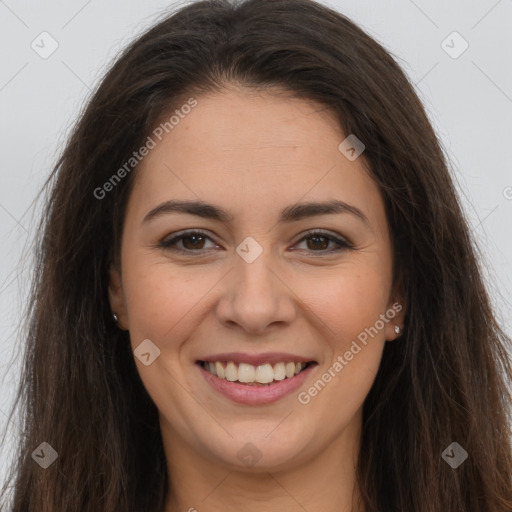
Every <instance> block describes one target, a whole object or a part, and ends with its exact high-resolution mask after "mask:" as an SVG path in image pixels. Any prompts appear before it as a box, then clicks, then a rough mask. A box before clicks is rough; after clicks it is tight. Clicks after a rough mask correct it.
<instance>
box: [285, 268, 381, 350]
mask: <svg viewBox="0 0 512 512" xmlns="http://www.w3.org/2000/svg"><path fill="white" fill-rule="evenodd" d="M294 291H295V292H296V294H297V296H299V297H300V298H301V300H302V301H303V302H304V303H305V304H306V306H307V307H308V309H309V310H310V311H311V312H312V313H313V314H314V318H316V319H317V320H318V322H319V329H321V330H322V331H323V332H324V333H325V336H326V338H328V339H330V340H331V341H332V340H335V342H336V345H339V344H340V343H342V341H341V340H345V341H348V340H351V339H353V338H355V337H356V336H357V335H358V334H359V333H360V332H362V331H364V329H366V328H368V327H370V326H372V325H374V324H375V322H376V321H377V320H378V319H379V316H380V315H381V314H382V313H384V312H385V310H386V305H387V300H388V294H389V276H388V275H387V272H386V270H385V269H381V268H376V267H369V266H362V265H359V266H357V265H355V264H354V265H346V266H344V267H343V268H341V267H340V268H336V269H332V271H331V272H324V273H323V275H322V276H321V277H320V274H319V275H318V276H316V277H315V278H313V277H312V276H311V275H310V276H307V277H306V276H300V277H297V278H296V280H295V282H294ZM349 344H350V343H349ZM333 348H335V347H333ZM337 348H339V347H337Z"/></svg>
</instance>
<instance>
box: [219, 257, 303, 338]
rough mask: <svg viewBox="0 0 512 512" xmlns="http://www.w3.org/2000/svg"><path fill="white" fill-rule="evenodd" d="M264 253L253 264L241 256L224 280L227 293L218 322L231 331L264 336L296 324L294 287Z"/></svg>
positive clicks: (237, 258)
mask: <svg viewBox="0 0 512 512" xmlns="http://www.w3.org/2000/svg"><path fill="white" fill-rule="evenodd" d="M265 254H266V253H265V251H264V252H263V254H262V255H260V256H259V257H258V258H257V259H256V260H255V261H253V262H252V263H247V262H246V261H244V260H243V259H242V258H240V257H239V256H238V255H236V256H235V257H234V259H233V265H234V268H233V269H232V270H231V272H229V273H228V274H227V276H226V277H225V279H224V280H223V283H224V284H223V285H224V287H225V288H224V291H223V293H222V296H221V298H220V300H219V301H218V303H217V311H216V313H217V318H218V320H219V321H220V322H221V323H222V324H223V325H224V326H225V327H229V328H234V327H238V328H240V329H243V330H244V331H245V332H246V333H251V334H263V333H265V332H267V331H268V330H269V329H271V328H273V327H276V326H278V325H280V326H281V327H284V326H286V325H288V324H290V323H291V322H293V320H294V318H295V316H296V304H295V301H294V297H295V295H294V293H293V291H292V290H293V283H287V282H286V277H285V276H283V272H279V270H278V265H277V264H275V262H272V261H269V260H268V258H267V257H266V256H265Z"/></svg>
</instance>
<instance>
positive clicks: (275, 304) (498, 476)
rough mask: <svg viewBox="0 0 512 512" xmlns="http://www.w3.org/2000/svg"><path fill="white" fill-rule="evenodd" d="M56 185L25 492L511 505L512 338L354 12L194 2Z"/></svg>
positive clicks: (115, 71)
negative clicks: (511, 349) (510, 352)
mask: <svg viewBox="0 0 512 512" xmlns="http://www.w3.org/2000/svg"><path fill="white" fill-rule="evenodd" d="M48 184H49V185H51V193H50V195H49V199H48V209H47V213H46V214H45V217H44V219H43V221H42V225H41V233H42V236H41V240H40V245H39V253H38V266H37V275H36V277H37V278H36V282H35V283H34V293H33V297H32V302H31V310H30V315H31V316H30V318H31V323H30V326H31V328H30V336H29V339H28V341H27V355H26V360H25V367H24V374H23V379H22V387H21V388H20V394H19V396H23V398H24V410H23V412H24V418H25V432H24V436H23V438H22V440H21V441H20V446H19V459H18V460H17V465H16V466H15V467H13V482H14V485H15V492H14V500H13V507H12V508H11V509H10V510H12V511H15V512H18V511H19V512H21V511H23V512H26V511H34V512H35V511H38V512H45V511H52V512H53V511H55V510H73V511H77V512H78V511H93V510H94V511H96V512H98V511H119V510H123V511H138V512H140V511H147V512H156V511H162V512H175V511H178V510H189V511H193V510H198V511H199V512H202V511H214V510H215V511H216V510H226V511H227V510H235V509H236V510H241V509H242V510H245V511H253V510H262V509H264V510H280V511H295V510H297V511H299V510H302V511H303V510H307V511H309V512H316V511H328V512H330V511H346V512H348V511H358V512H376V511H381V512H388V511H389V512H394V511H407V512H410V511H415V512H427V511H428V512H438V511H439V512H441V511H442V512H447V511H450V512H460V511H462V510H463V511H467V512H477V511H478V512H505V511H509V512H510V511H511V510H512V484H511V476H512V460H511V444H510V430H509V429H510V416H509V412H510V405H511V400H510V399H511V397H510V394H509V391H508V388H507V385H508V384H509V383H510V379H511V377H512V370H511V366H510V361H509V359H508V356H507V352H506V347H507V345H508V344H509V343H510V340H509V339H508V338H507V337H506V335H505V333H504V332H503V331H502V330H501V329H500V327H499V326H498V324H497V322H496V320H495V317H494V316H493V312H492V311H491V308H490V303H489V298H488V296H487V293H486V290H485V288H484V285H483V282H482V277H481V271H480V269H479V266H478V264H477V259H476V256H475V251H476V250H475V248H474V246H473V241H472V239H471V237H470V231H469V229H468V225H467V223H466V220H465V219H464V217H463V215H462V212H461V208H460V206H459V202H458V199H457V196H456V193H455V190H454V186H453V183H452V179H451V177H450V175H449V172H448V169H447V164H446V161H445V158H444V155H443V153H442V150H441V147H440V144H439V141H438V139H437V138H436V135H435V133H434V132H433V129H432V127H431V125H430V123H429V121H428V119H427V116H426V114H425V111H424V108H423V106H422V105H421V103H420V101H419V100H418V98H417V96H416V94H415V93H414V90H413V87H412V86H411V84H410V83H409V82H408V80H407V78H406V76H405V75H404V73H403V72H402V70H401V69H400V68H399V66H398V65H397V64H396V62H395V61H394V60H393V58H392V57H391V56H390V55H389V54H388V53H387V52H386V51H385V50H384V49H383V48H382V47H381V46H380V45H379V44H378V43H377V42H375V41H374V40H373V39H371V38H370V37H369V36H368V35H367V34H365V33H364V32H363V31H362V30H361V29H360V28H358V27H357V26H355V25H354V24H353V23H352V22H351V21H349V20H348V19H347V18H345V17H344V16H342V15H341V14H338V13H336V12H334V11H332V10H329V9H328V8H327V7H324V6H321V5H319V4H317V3H315V2H312V1H308V0H248V1H245V2H240V3H238V4H232V3H230V2H227V1H224V0H215V1H204V2H196V3H193V4H191V5H189V6H186V7H183V8H181V9H180V10H179V11H177V12H176V13H174V14H172V15H170V16H168V17H167V18H166V19H164V20H163V21H162V22H160V23H158V24H157V25H156V26H154V27H153V28H151V29H150V30H149V31H148V32H147V33H145V34H144V35H143V36H141V37H140V38H139V39H138V40H136V41H135V42H134V43H133V44H132V45H131V46H130V47H129V48H127V49H126V50H125V51H124V53H123V54H122V55H121V57H120V58H119V59H118V60H117V62H116V63H115V64H114V65H113V67H112V69H111V70H110V71H109V72H108V73H107V75H106V76H105V78H104V80H103V81H102V83H101V84H100V86H99V88H98V90H97V91H96V93H95V94H94V96H93V97H92V99H91V100H90V102H89V104H88V106H87V108H86V109H85V111H84V112H83V115H82V116H81V118H80V120H79V121H78V123H77V125H76V127H75V129H74V132H73V134H72V136H71V138H70V140H69V142H68V145H67V147H66V148H65V151H64V152H63V155H62V157H61V159H60V160H59V162H58V164H57V165H56V167H55V170H54V173H53V174H52V178H51V180H49V183H48Z"/></svg>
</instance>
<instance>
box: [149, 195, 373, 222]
mask: <svg viewBox="0 0 512 512" xmlns="http://www.w3.org/2000/svg"><path fill="white" fill-rule="evenodd" d="M170 213H177V214H180V213H186V214H190V215H196V216H198V217H202V218H204V219H212V220H217V221H220V222H223V223H225V224H230V223H232V222H233V220H234V217H233V215H231V214H230V213H228V212H227V211H226V210H224V209H222V208H220V207H218V206H215V205H213V204H210V203H206V202H204V201H199V200H198V201H194V200H192V201H190V200H189V201H178V200H170V201H165V202H163V203H161V204H159V205H158V206H156V207H155V208H153V209H152V210H151V211H150V212H148V213H147V214H146V215H145V217H144V219H143V220H142V224H145V223H146V222H148V221H150V220H152V219H154V218H156V217H159V216H161V215H164V214H170ZM336 213H350V214H352V215H354V216H356V217H358V218H359V219H360V220H362V221H363V222H364V223H365V224H367V225H368V226H370V222H369V221H368V218H367V217H366V215H365V214H364V213H363V212H362V211H361V210H360V209H359V208H356V207H355V206H352V205H350V204H348V203H345V202H343V201H338V200H332V201H325V202H307V203H296V204H292V205H290V206H287V207H286V208H283V209H282V210H281V212H280V214H279V220H278V224H282V223H287V222H293V221H299V220H302V219H305V218H307V217H313V216H318V215H330V214H336Z"/></svg>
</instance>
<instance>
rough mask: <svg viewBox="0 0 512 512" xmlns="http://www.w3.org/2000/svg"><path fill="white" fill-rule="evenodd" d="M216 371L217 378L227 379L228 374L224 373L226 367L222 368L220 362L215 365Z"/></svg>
mask: <svg viewBox="0 0 512 512" xmlns="http://www.w3.org/2000/svg"><path fill="white" fill-rule="evenodd" d="M215 370H217V376H218V377H220V378H221V379H225V378H226V373H225V372H224V367H223V366H222V363H219V362H218V361H217V362H216V363H215Z"/></svg>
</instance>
